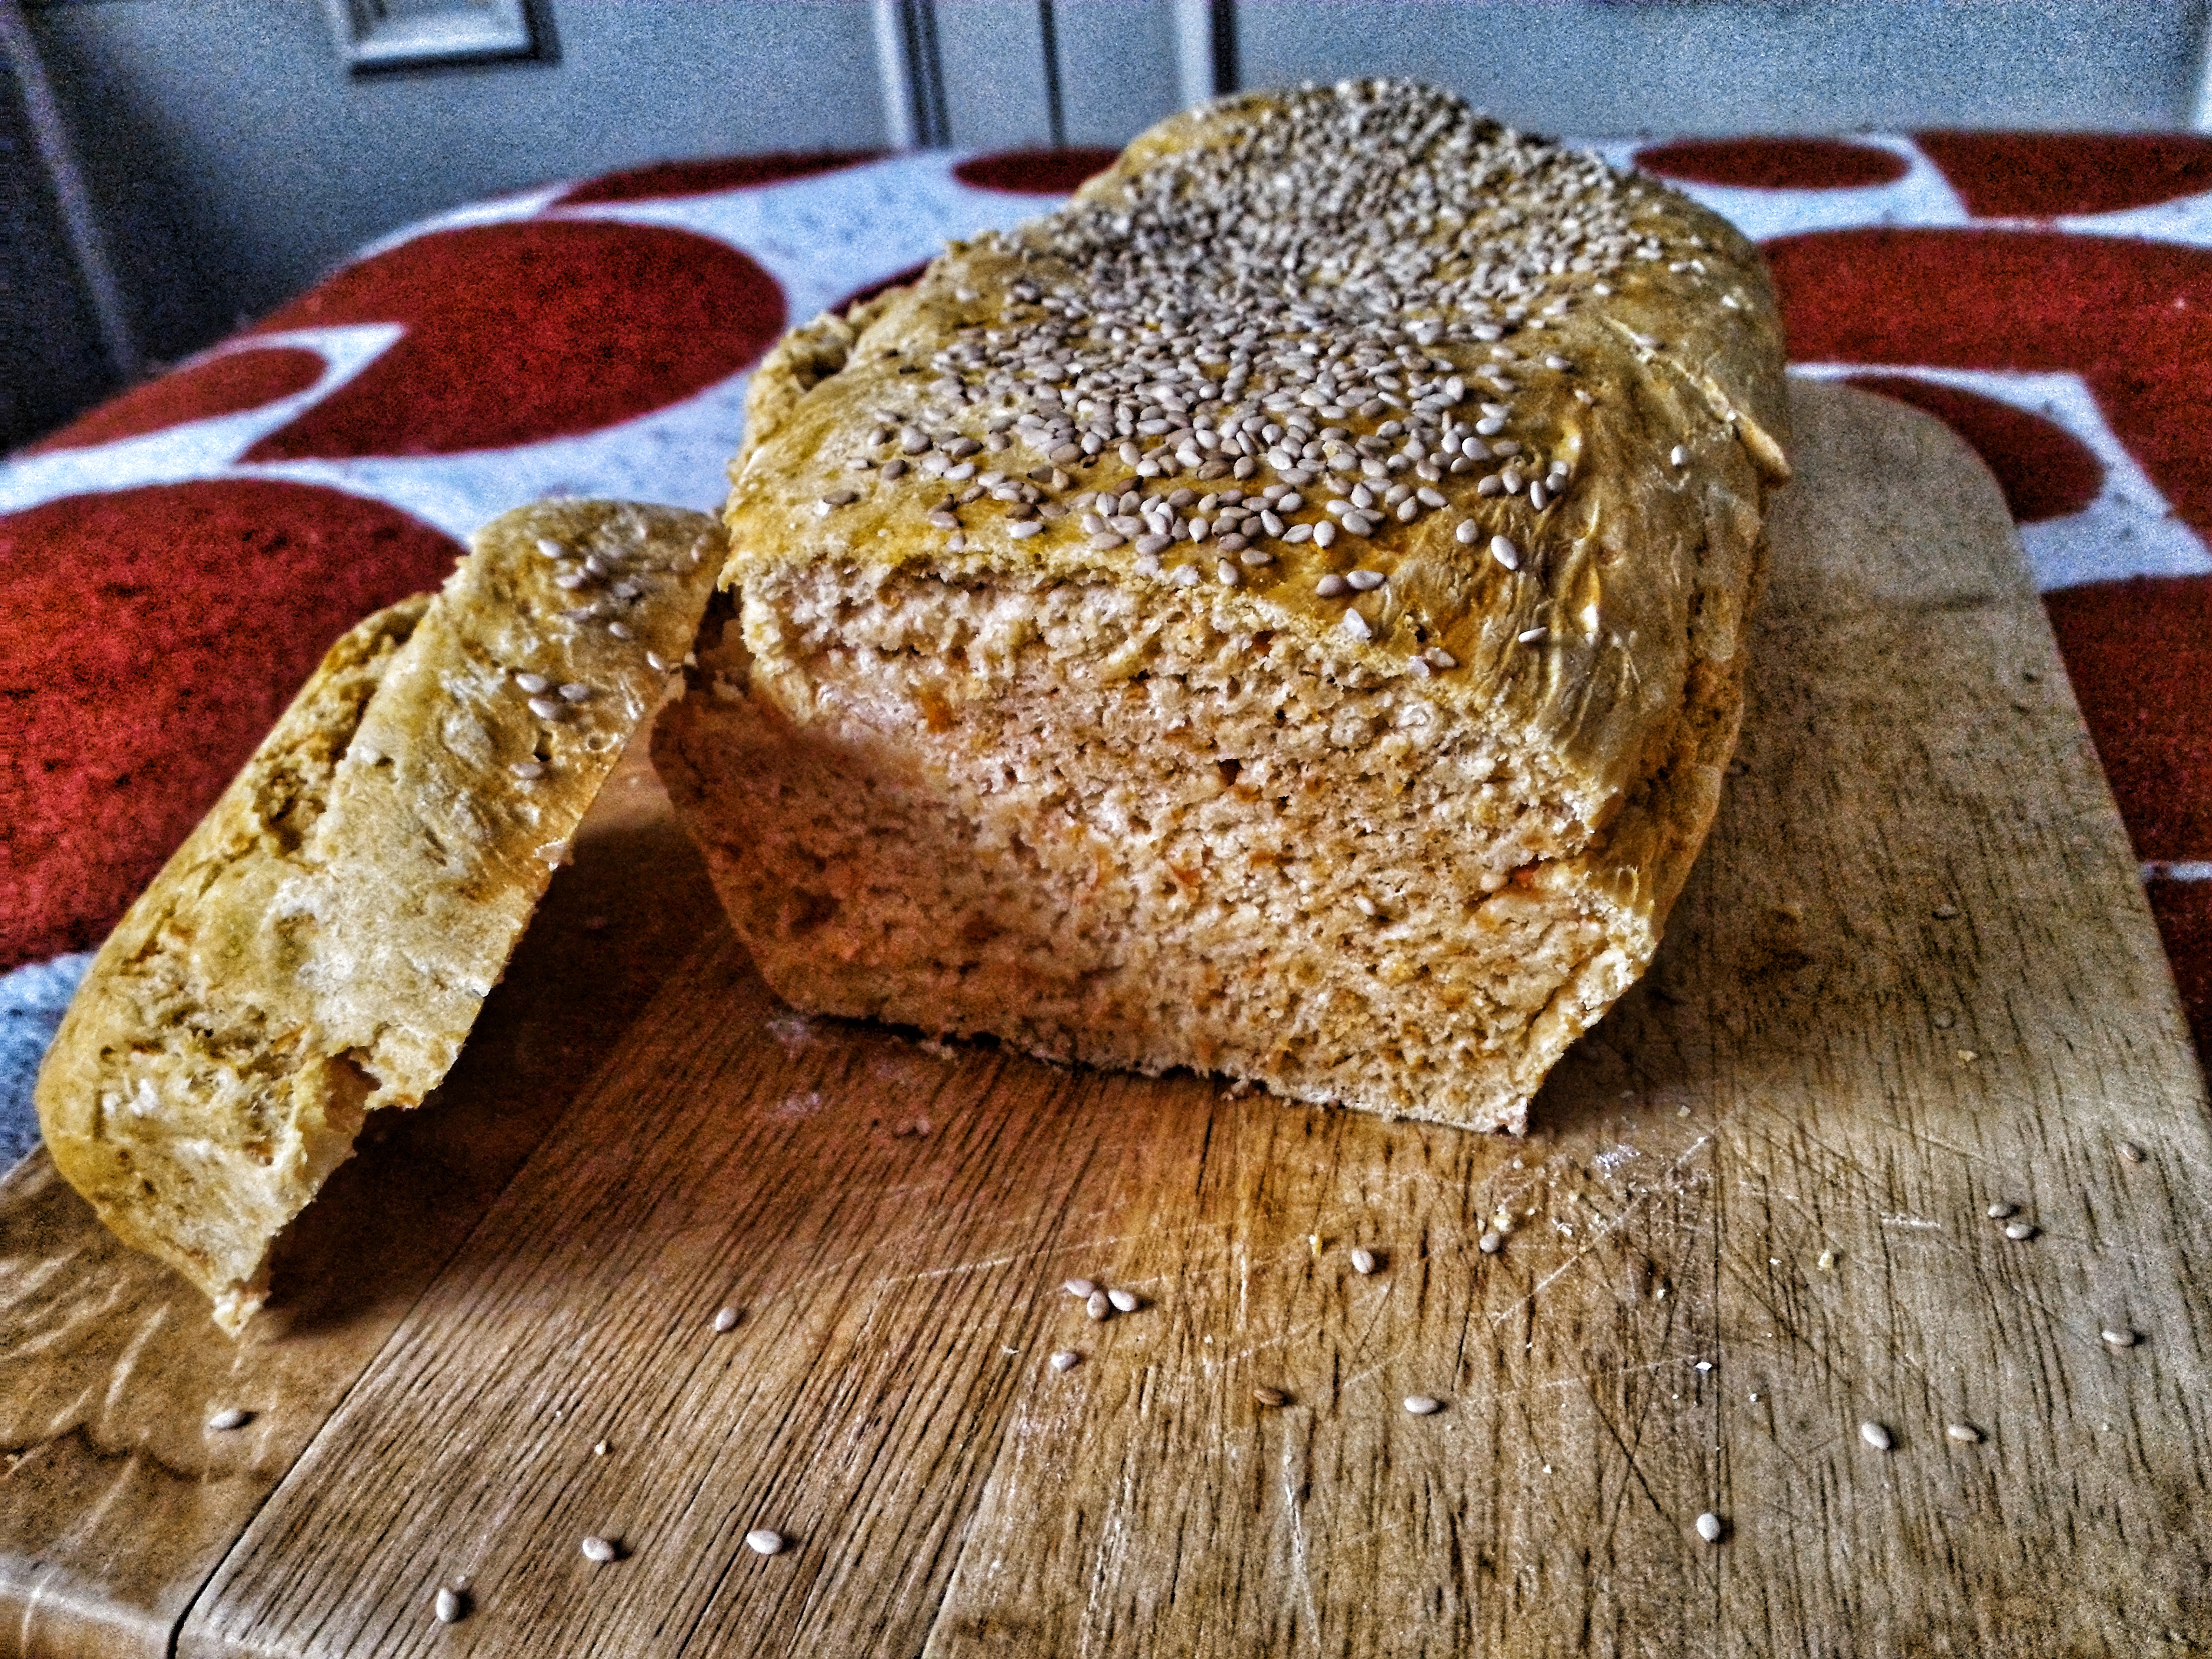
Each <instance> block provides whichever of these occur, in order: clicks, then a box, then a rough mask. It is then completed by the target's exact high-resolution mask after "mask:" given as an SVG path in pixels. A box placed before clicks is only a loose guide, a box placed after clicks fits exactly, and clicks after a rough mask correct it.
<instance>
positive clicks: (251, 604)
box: [0, 479, 462, 966]
mask: <svg viewBox="0 0 2212 1659" xmlns="http://www.w3.org/2000/svg"><path fill="white" fill-rule="evenodd" d="M461 551H462V549H461V547H460V546H459V544H458V543H456V542H454V541H453V539H452V538H449V537H447V536H446V535H445V534H443V533H442V532H440V531H437V530H434V529H432V528H431V527H430V526H428V525H425V524H423V523H422V522H420V521H419V520H415V519H412V518H410V517H409V516H408V515H407V514H405V513H400V512H398V511H397V510H396V509H394V508H392V507H386V506H385V505H383V504H382V503H381V502H378V501H363V500H362V499H360V498H359V497H357V496H352V495H341V494H339V493H338V492H337V491H336V490H333V489H322V488H320V487H319V486H316V485H312V484H297V483H273V482H268V481H264V480H258V479H255V480H246V479H228V480H222V481H208V482H203V483H182V484H165V485H156V486H153V487H149V488H146V489H124V490H118V491H115V492H114V493H112V494H110V495H76V496H71V497H69V498H67V499H65V500H62V501H48V502H46V503H45V504H44V505H42V506H39V507H30V508H27V509H26V510H24V511H22V512H18V513H8V514H5V515H0V769H4V770H3V771H0V776H4V778H5V780H6V781H5V786H4V787H5V789H6V792H7V798H8V799H9V800H10V802H11V803H12V805H11V806H10V808H9V811H8V812H7V813H6V814H5V815H0V963H4V964H6V965H9V966H13V965H14V964H15V963H20V962H24V961H29V960H35V959H38V958H40V957H50V956H52V955H55V954H56V953H57V952H59V951H74V950H82V949H85V948H88V947H89V946H91V945H96V944H98V943H99V941H100V939H101V938H102V937H104V936H105V935H106V932H107V930H108V929H109V928H110V927H112V926H113V925H114V922H115V920H116V918H117V917H118V916H119V915H122V913H123V910H124V908H125V906H126V905H127V904H128V903H129V902H131V898H132V897H133V896H136V895H137V892H138V891H139V890H140V889H141V888H143V886H144V885H145V884H146V883H147V882H148V881H149V880H151V879H152V878H153V876H154V874H155V872H156V871H158V870H159V869H160V868H161V864H162V862H163V860H166V859H167V857H168V855H169V854H170V852H171V851H172V850H173V848H175V847H176V845H177V843H178V842H180V841H182V840H183V839H184V837H185V834H186V833H187V832H188V831H190V829H191V827H192V825H193V824H194V823H197V821H198V819H199V817H200V815H201V814H202V813H203V812H204V811H207V809H208V807H209V806H210V805H212V804H213V802H214V800H215V798H216V796H217V795H218V794H220V793H222V787H223V786H224V785H225V784H226V783H228V781H230V778H231V776H232V775H233V774H234V773H235V772H236V771H237V769H238V768H239V767H240V765H241V764H242V763H244V761H245V759H246V756H247V755H249V754H251V753H252V750H253V746H254V745H255V744H257V743H258V742H259V741H260V739H261V737H262V735H263V734H264V732H267V730H268V729H269V727H270V724H271V723H272V722H273V721H274V720H276V715H277V714H278V713H279V712H280V711H281V710H282V709H283V707H284V705H285V704H286V703H287V702H289V701H290V699H291V697H292V696H293V694H294V693H295V691H297V690H298V689H299V687H300V685H301V683H302V682H303V681H304V680H306V678H307V675H308V673H309V672H310V671H312V670H313V667H314V665H315V664H316V663H317V661H319V659H321V656H322V653H324V652H325V650H326V649H328V648H329V646H330V643H331V641H332V640H334V639H336V638H337V636H338V635H340V634H342V633H343V632H344V631H345V629H348V628H349V627H351V626H352V625H353V623H356V622H357V621H358V620H360V618H361V617H364V616H366V615H367V614H368V612H370V611H374V610H375V609H377V608H378V607H379V606H380V605H390V604H392V602H393V601H394V600H397V599H403V598H404V597H405V596H406V595H407V594H410V593H414V592H421V591H422V590H423V589H424V588H427V587H433V586H436V585H437V584H438V583H439V582H441V581H442V580H444V579H445V578H446V576H447V574H448V573H449V572H450V571H451V570H452V569H453V561H454V560H455V559H456V558H457V557H458V556H459V555H460V553H461Z"/></svg>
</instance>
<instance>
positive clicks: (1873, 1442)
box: [1859, 1419, 1891, 1451]
mask: <svg viewBox="0 0 2212 1659" xmlns="http://www.w3.org/2000/svg"><path fill="white" fill-rule="evenodd" d="M1859 1438H1860V1439H1862V1440H1863V1441H1865V1442H1866V1443H1867V1444H1868V1445H1869V1446H1872V1447H1873V1448H1874V1449H1875V1450H1876V1451H1887V1450H1888V1449H1889V1448H1890V1445H1891V1441H1890V1437H1889V1431H1888V1430H1887V1429H1885V1428H1884V1427H1882V1425H1881V1424H1879V1423H1876V1422H1875V1421H1873V1420H1872V1419H1869V1420H1868V1421H1866V1422H1864V1423H1862V1424H1860V1425H1859Z"/></svg>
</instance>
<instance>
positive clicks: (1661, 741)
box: [655, 82, 1788, 1128]
mask: <svg viewBox="0 0 2212 1659" xmlns="http://www.w3.org/2000/svg"><path fill="white" fill-rule="evenodd" d="M1782 364H1783V353H1782V340H1781V335H1780V331H1779V329H1778V325H1777V321H1776V316H1775V309H1774V302H1773V297H1772V295H1771V290H1770V289H1769V286H1768V283H1767V280H1766V277H1765V273H1764V270H1763V268H1762V266H1761V264H1760V262H1759V258H1758V256H1757V254H1756V252H1755V251H1754V250H1753V248H1752V247H1751V246H1749V245H1748V244H1747V243H1746V242H1745V241H1744V240H1743V239H1742V238H1741V237H1740V236H1739V235H1737V234H1736V233H1735V231H1734V230H1732V229H1731V228H1729V226H1728V225H1727V224H1726V223H1725V222H1723V221H1722V220H1720V219H1718V218H1717V217H1715V216H1713V215H1711V214H1710V213H1707V212H1705V211H1703V210H1700V209H1699V208H1697V207H1696V206H1694V205H1692V204H1690V203H1688V202H1686V201H1685V200H1683V199H1682V198H1680V197H1677V196H1675V195H1674V194H1673V193H1671V192H1669V191H1667V190H1665V189H1663V188H1662V187H1661V186H1659V185H1656V183H1654V182H1652V181H1651V180H1650V179H1644V178H1639V177H1635V176H1628V175H1622V174H1620V173H1614V172H1613V171H1612V170H1610V169H1608V168H1607V167H1606V166H1605V165H1604V164H1603V163H1602V162H1601V161H1600V160H1599V159H1598V158H1596V157H1595V155H1585V154H1577V153H1573V152H1571V151H1569V150H1566V149H1561V148H1559V147H1558V146H1555V145H1553V144H1549V143H1541V142H1537V141H1534V140H1531V139H1527V138H1523V137H1520V136H1518V135H1516V134H1515V133H1513V132H1510V131H1504V130H1502V129H1500V128H1499V127H1498V126H1497V125H1494V124H1492V123H1491V122H1488V121H1486V120H1484V119H1481V118H1479V117H1477V116H1475V115H1474V114H1472V113H1470V112H1468V110H1467V109H1466V108H1465V107H1464V106H1462V104H1460V103H1459V102H1458V101H1457V100H1455V99H1453V98H1451V97H1450V96H1449V95H1447V94H1442V93H1439V92H1436V91H1433V90H1430V89H1427V88H1420V87H1418V86H1413V85H1408V84H1405V83H1393V82H1356V83H1355V82H1346V83H1343V84H1341V85H1339V86H1337V87H1335V88H1319V89H1316V88H1306V89H1304V90H1301V91H1296V92H1289V93H1281V94H1254V95H1249V96H1243V97H1237V98H1232V99H1229V100H1225V101H1222V102H1219V103H1217V104H1215V105H1213V106H1210V107H1207V108H1206V109H1203V110H1201V111H1198V112H1194V113H1191V114H1188V115H1184V116H1179V117H1177V118H1174V119H1172V120H1170V121H1168V122H1166V123H1165V124H1164V125H1161V126H1159V127H1158V128H1156V129H1155V130H1153V131H1152V132H1150V133H1147V134H1146V135H1145V136H1144V137H1141V138H1139V140H1138V141H1137V142H1136V143H1133V145H1131V146H1130V148H1129V149H1128V150H1127V152H1126V153H1125V154H1124V155H1122V157H1121V161H1119V163H1118V164H1117V165H1116V166H1115V167H1113V168H1112V169H1111V170H1110V171H1109V172H1108V173H1104V174H1103V175H1102V176H1100V177H1098V178H1097V179H1093V180H1092V181H1091V183H1090V184H1088V185H1085V187H1084V188H1083V189H1082V190H1081V191H1079V193H1078V194H1077V195H1076V197H1075V198H1074V199H1073V201H1072V202H1071V203H1069V204H1068V205H1067V206H1066V208H1064V209H1063V210H1060V211H1059V212H1056V213H1054V214H1052V215H1050V216H1047V217H1045V218H1042V219H1041V220H1038V221H1036V222H1033V223H1031V224H1030V225H1029V226H1027V227H1025V228H1023V229H1021V230H1019V231H1017V232H1015V233H1012V234H1003V235H1001V234H991V235H987V236H984V237H982V238H980V239H979V240H975V241H974V242H971V243H968V244H965V245H956V246H954V247H953V248H952V249H951V251H950V252H948V253H947V254H946V255H945V257H943V258H939V260H938V261H936V262H935V263H934V264H933V265H931V266H930V267H929V269H928V270H927V272H926V273H925V274H924V275H923V276H921V278H920V279H919V280H918V281H917V282H915V283H914V284H913V285H912V286H911V287H909V288H908V289H903V290H898V291H894V292H892V293H890V294H889V295H884V296H883V297H881V298H879V299H878V300H876V301H872V302H870V303H869V304H867V305H866V306H864V307H860V308H859V309H857V310H856V311H855V312H854V313H852V314H851V315H850V316H848V317H836V316H828V317H823V318H822V319H818V320H817V321H816V322H814V323H813V324H811V325H808V326H806V327H805V328H802V329H800V330H799V331H797V332H796V333H794V334H793V336H791V337H789V338H788V339H787V341H786V342H785V343H784V344H783V345H782V346H781V348H780V349H778V351H777V352H776V353H775V356H773V357H772V358H771V359H770V360H769V362H768V363H767V364H766V365H765V366H764V367H763V369H762V371H761V372H760V374H759V375H758V376H757V380H756V382H755V385H754V387H753V390H752V393H751V399H750V407H749V421H750V425H749V428H748V431H747V434H746V440H745V444H744V450H743V453H741V454H740V456H739V457H738V459H737V461H736V463H735V464H734V465H733V469H732V477H733V483H734V488H733V490H732V495H731V496H730V499H729V504H728V508H727V512H726V520H727V524H728V527H729V530H730V535H731V552H730V558H729V562H728V564H727V566H726V568H725V569H724V570H723V572H722V575H721V582H720V587H721V592H720V595H719V596H718V599H717V600H716V602H715V604H714V606H713V607H711V608H710V611H709V614H708V623H707V627H706V630H705V632H704V634H703V635H702V641H701V644H700V648H699V659H698V667H697V671H696V674H695V675H694V676H693V677H692V678H693V689H692V690H691V692H690V695H688V696H686V697H685V699H684V702H682V703H681V704H679V705H678V706H677V707H676V708H672V709H671V711H670V717H669V718H668V719H666V720H664V721H663V722H662V724H661V726H659V729H658V732H657V736H656V744H655V758H656V762H657V763H658V764H659V769H660V771H661V773H662V776H663V778H664V781H666V782H667V784H668V786H669V787H670V791H671V794H672V796H673V797H674V799H675V800H676V803H677V805H678V809H679V811H680V812H681V813H682V815H683V816H684V820H685V821H686V823H688V824H689V825H690V829H691V830H692V832H693V833H694V835H695V836H696V838H697V840H698V841H699V842H700V845H701V847H702V850H703V851H704V853H705V854H706V856H707V858H708V862H709V865H710V866H711V868H712V872H713V874H714V880H715V882H716V883H717V885H718V887H719V890H720V893H721V896H722V897H723V900H724V902H725V903H726V906H727V908H728V910H729V912H730V915H731V917H732V921H733V923H734V924H735V926H736V928H737V930H738V933H740V934H741V935H742V936H743V938H744V941H745V943H746V944H747V945H749V946H750V949H751V951H752V953H753V956H754V957H755V960H756V961H757V963H758V964H759V966H760V969H761V971H762V972H763V975H765V976H766V977H767V979H768V981H769V984H770V985H771V986H772V987H774V988H775V990H776V991H777V992H778V993H779V994H781V995H782V996H783V997H784V998H786V999H787V1000H789V1001H790V1002H792V1003H793V1004H794V1005H796V1006H799V1007H800V1008H802V1009H807V1010H813V1011H819V1012H829V1013H834V1014H843V1015H855V1016H866V1017H872V1018H883V1019H886V1020H890V1021H895V1022H898V1023H901V1024H907V1025H911V1026H915V1027H919V1028H921V1029H922V1030H926V1031H929V1032H933V1033H961V1034H969V1033H992V1034H994V1035H996V1036H999V1037H1000V1038H1002V1039H1004V1040H1006V1042H1010V1043H1012V1044H1014V1045H1017V1046H1018V1047H1020V1048H1024V1049H1029V1050H1031V1051H1034V1052H1036V1053H1037V1054H1045V1055H1049V1056H1052V1057H1054V1058H1056V1059H1060V1060H1085V1061H1092V1062H1096V1063H1098V1064H1101V1065H1108V1066H1129V1067H1134V1068H1137V1069H1139V1070H1141V1071H1145V1072H1148V1073H1158V1072H1160V1071H1162V1070H1164V1069H1166V1068H1169V1067H1173V1066H1191V1067H1195V1068H1197V1069H1199V1070H1200V1071H1206V1072H1213V1073H1225V1074H1228V1075H1230V1076H1233V1077H1237V1078H1242V1079H1254V1080H1256V1081H1257V1082H1259V1083H1261V1084H1264V1085H1266V1086H1267V1088H1269V1089H1271V1090H1273V1091H1276V1092H1278V1093H1279V1094H1282V1095H1285V1096H1288V1097H1292V1098H1295V1099H1299V1100H1305V1101H1313V1102H1330V1103H1342V1104H1345V1105H1349V1106H1355V1107H1361V1108H1365V1109H1372V1110H1375V1111H1378V1112H1383V1113H1389V1114H1394V1115H1407V1116H1412V1117H1418V1118H1425V1119H1431V1120H1434V1121H1442V1122H1448V1123H1455V1124H1462V1125H1467V1126H1470V1127H1480V1128H1492V1127H1515V1128H1517V1127H1520V1126H1522V1123H1523V1121H1524V1116H1525V1113H1526V1110H1527V1107H1528V1100H1529V1097H1530V1096H1531V1095H1532V1094H1533V1093H1534V1091H1535V1089H1536V1087H1537V1085H1538V1084H1539V1083H1540V1081H1541V1079H1542V1078H1543V1076H1544V1074H1545V1072H1546V1071H1547V1068H1548V1067H1549V1066H1551V1065H1552V1064H1553V1061H1554V1060H1557V1059H1558V1058H1559V1054H1560V1053H1561V1052H1562V1051H1563V1050H1564V1049H1565V1048H1566V1046H1567V1045H1568V1043H1569V1042H1571V1041H1572V1040H1573V1038H1574V1037H1575V1036H1577V1034H1578V1033H1580V1032H1581V1031H1582V1030H1584V1029H1585V1028H1586V1027H1588V1026H1589V1024H1590V1023H1591V1022H1592V1021H1593V1020H1595V1019H1596V1018H1598V1017H1599V1015H1600V1014H1601V1013H1602V1012H1604V1010H1605V1009H1606V1007H1607V1006H1608V1005H1609V1004H1611V1003H1612V1002H1613V1000H1614V999H1615V998H1617V997H1618V996H1619V995H1620V993H1621V992H1622V991H1623V989H1625V988H1626V987H1627V986H1628V985H1629V984H1630V983H1631V981H1632V980H1633V979H1634V978H1635V977H1636V975H1638V972H1640V971H1641V970H1642V969H1643V968H1644V966H1645V964H1646V963H1649V962H1650V959H1651V956H1652V952H1653V951H1654V949H1655V948H1656V945H1657V943H1658V940H1659V935H1660V928H1661V925H1662V922H1663V921H1664V919H1665V917H1666V915H1667V912H1668V907H1669V906H1670V905H1671V904H1672V903H1673V902H1674V897H1675V896H1676V894H1677V893H1678V892H1679V890H1680V888H1681V885H1682V883H1683V880H1684V878H1685V876H1686V872H1687V871H1688V869H1689V867H1690V865H1691V862H1692V860H1693V858H1694V857H1695V855H1696V854H1697V850H1698V848H1699V844H1700V842H1701V841H1702V839H1703V837H1704V836H1705V831H1706V829H1707V826H1708V825H1709V824H1710V823H1711V819H1712V817H1713V813H1714V810H1715V806H1716V803H1717V794H1718V791H1719V788H1720V784H1721V778H1722V775H1723V769H1724V767H1725V764H1726V763H1727V760H1728V758H1729V752H1730V750H1731V748H1732V746H1733V744H1734V742H1735V734H1736V728H1737V723H1738V718H1739V714H1740V711H1741V698H1742V692H1741V687H1742V677H1743V667H1744V655H1743V648H1744V631H1743V623H1744V617H1745V613H1746V609H1747V606H1748V605H1750V604H1751V602H1752V599H1753V594H1754V592H1755V590H1756V589H1757V587H1758V586H1759V579H1760V570H1761V563H1762V558H1763V542H1762V538H1761V523H1762V515H1763V513H1764V509H1765V500H1766V496H1767V494H1768V492H1769V490H1770V489H1771V488H1773V487H1774V486H1775V485H1777V484H1778V483H1780V482H1782V481H1783V480H1784V479H1785V478H1786V477H1787V476H1788V466H1787V463H1786V461H1785V459H1784V444H1785V441H1786V428H1785V425H1784V422H1785V418H1786V417H1785V414H1784V388H1783V379H1782Z"/></svg>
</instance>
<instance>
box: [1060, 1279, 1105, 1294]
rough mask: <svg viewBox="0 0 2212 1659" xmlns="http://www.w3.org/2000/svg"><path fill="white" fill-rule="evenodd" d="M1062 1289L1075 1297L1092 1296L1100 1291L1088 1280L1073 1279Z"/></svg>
mask: <svg viewBox="0 0 2212 1659" xmlns="http://www.w3.org/2000/svg"><path fill="white" fill-rule="evenodd" d="M1060 1288H1061V1289H1063V1290H1065V1291H1066V1292H1067V1293H1068V1294H1069V1295H1070V1296H1073V1297H1085V1296H1090V1295H1091V1294H1092V1293H1094V1292H1095V1291H1097V1289H1098V1287H1097V1285H1094V1284H1092V1283H1091V1281H1090V1280H1089V1279H1069V1280H1068V1281H1067V1283H1066V1285H1062V1286H1061V1287H1060Z"/></svg>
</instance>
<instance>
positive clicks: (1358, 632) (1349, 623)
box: [1339, 611, 1375, 640]
mask: <svg viewBox="0 0 2212 1659" xmlns="http://www.w3.org/2000/svg"><path fill="white" fill-rule="evenodd" d="M1339 625H1340V627H1341V628H1342V629H1344V631H1345V632H1346V633H1347V634H1349V635H1352V638H1353V639H1355V640H1371V639H1373V638H1374V637H1375V630H1374V629H1371V628H1370V627H1369V626H1368V625H1367V618H1366V617H1363V616H1361V615H1360V614H1359V613H1358V611H1346V612H1345V613H1344V621H1343V622H1342V623H1340V624H1339Z"/></svg>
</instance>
